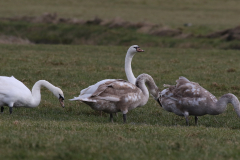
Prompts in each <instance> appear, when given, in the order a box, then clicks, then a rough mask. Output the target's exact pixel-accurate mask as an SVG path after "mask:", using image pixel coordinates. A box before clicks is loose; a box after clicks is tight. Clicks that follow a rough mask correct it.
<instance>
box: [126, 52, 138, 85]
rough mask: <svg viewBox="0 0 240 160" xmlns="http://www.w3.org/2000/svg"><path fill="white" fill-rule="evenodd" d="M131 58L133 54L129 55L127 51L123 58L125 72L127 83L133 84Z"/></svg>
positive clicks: (134, 79) (134, 80)
mask: <svg viewBox="0 0 240 160" xmlns="http://www.w3.org/2000/svg"><path fill="white" fill-rule="evenodd" d="M133 56H134V54H131V53H130V52H129V51H128V52H127V55H126V58H125V72H126V75H127V79H128V81H129V82H130V83H132V84H135V82H136V78H135V76H134V75H133V72H132V66H131V63H132V58H133Z"/></svg>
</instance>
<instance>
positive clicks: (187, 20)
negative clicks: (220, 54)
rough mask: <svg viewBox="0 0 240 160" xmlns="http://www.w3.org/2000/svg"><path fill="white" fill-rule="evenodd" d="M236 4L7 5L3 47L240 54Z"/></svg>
mask: <svg viewBox="0 0 240 160" xmlns="http://www.w3.org/2000/svg"><path fill="white" fill-rule="evenodd" d="M239 15H240V2H239V1H237V0H229V1H226V0H211V1H198V0H183V1H175V0H169V1H167V0H159V1H157V0H140V1H138V0H128V1H125V0H122V1H117V0H113V1H111V0H103V1H97V0H91V1H86V0H85V1H77V0H71V1H66V0H56V1H48V0H42V1H28V0H20V1H19V0H9V1H1V2H0V43H27V44H29V43H32V44H33V43H35V44H39V43H42V44H90V45H125V46H129V45H131V44H135V43H136V42H138V44H142V45H144V46H160V47H167V48H169V47H170V48H207V49H209V48H220V49H240V45H239V41H240V27H238V26H239V23H240V20H239Z"/></svg>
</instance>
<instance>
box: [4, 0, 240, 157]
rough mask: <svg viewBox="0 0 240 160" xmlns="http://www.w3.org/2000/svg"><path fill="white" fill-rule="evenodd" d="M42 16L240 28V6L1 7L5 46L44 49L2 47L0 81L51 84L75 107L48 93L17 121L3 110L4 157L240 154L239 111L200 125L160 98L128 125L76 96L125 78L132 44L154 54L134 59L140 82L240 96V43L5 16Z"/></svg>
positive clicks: (221, 1) (154, 2)
mask: <svg viewBox="0 0 240 160" xmlns="http://www.w3.org/2000/svg"><path fill="white" fill-rule="evenodd" d="M43 13H56V14H57V15H58V17H64V18H77V19H83V20H91V19H94V18H95V17H99V18H101V19H104V20H106V19H113V18H116V17H120V18H122V19H123V20H124V21H128V22H134V23H135V22H150V23H154V24H158V25H159V26H160V27H166V28H173V29H180V30H182V31H183V33H192V34H194V35H206V34H208V33H211V32H215V31H219V30H222V29H226V28H233V27H236V26H238V25H239V15H240V1H238V0H227V1H226V0H211V1H199V0H181V1H176V0H168V1H166V0H121V1H117V0H101V1H98V0H91V1H89V0H88V1H87V0H81V1H79V0H55V1H49V0H41V1H29V0H7V1H6V0H2V1H0V18H2V19H1V21H0V38H1V39H0V41H1V40H2V41H4V40H5V39H6V37H5V36H9V37H10V38H11V36H14V37H17V38H20V39H21V38H22V39H25V38H26V39H28V40H30V41H32V42H34V43H36V44H32V45H16V44H14V42H13V44H11V45H4V44H0V62H1V63H0V75H1V76H12V75H13V76H14V77H15V78H17V79H19V80H20V81H22V82H23V83H24V84H25V85H26V86H27V87H29V89H31V88H32V86H33V85H34V83H35V82H36V81H38V80H40V79H45V80H47V81H49V82H50V83H52V84H54V85H55V86H58V87H60V88H61V89H62V90H63V92H64V95H65V106H66V107H65V108H62V107H61V106H60V104H59V102H58V99H56V97H55V96H54V95H53V94H52V93H51V92H50V91H48V90H47V89H46V88H42V90H41V94H42V100H41V103H40V105H39V106H38V107H36V108H13V114H12V115H9V112H8V107H5V111H4V113H3V114H0V160H23V159H24V160H27V159H29V160H40V159H43V160H55V159H59V160H61V159H64V160H65V159H68V160H71V159H84V160H85V159H86V160H90V159H99V160H101V159H104V160H106V159H109V160H112V159H114V160H118V159H119V160H120V159H122V160H125V159H131V160H135V159H136V160H141V159H152V160H155V159H184V160H186V159H194V160H195V159H201V160H202V159H211V160H212V159H213V160H223V159H239V158H240V152H239V150H240V145H239V142H240V119H239V118H238V117H237V114H236V113H235V111H234V109H233V107H232V106H231V105H229V106H228V107H227V109H226V111H225V112H224V113H223V114H221V115H217V116H210V115H205V116H202V117H199V121H198V122H199V125H198V126H195V125H194V117H190V119H189V120H190V126H189V127H187V126H186V125H185V118H184V117H179V116H176V115H175V114H173V113H169V112H167V111H165V110H163V109H162V108H161V107H160V106H159V105H158V104H157V102H156V101H155V100H153V98H152V97H150V98H149V101H148V103H147V104H146V105H145V106H143V107H140V108H136V109H134V110H132V111H130V112H128V114H127V123H126V124H123V120H122V114H121V113H119V114H118V117H116V116H114V123H110V122H109V115H108V114H106V113H104V114H103V116H102V117H101V116H100V113H99V112H96V111H94V110H92V109H91V108H90V107H89V106H87V105H85V104H83V103H80V102H75V101H74V102H71V101H69V100H68V99H71V98H73V97H74V96H78V95H79V92H80V90H82V89H84V88H86V87H88V86H89V85H92V84H95V83H96V82H98V81H100V80H103V79H110V78H114V79H115V78H118V79H126V75H125V71H124V59H125V55H126V51H127V49H128V47H129V46H130V45H132V44H138V45H140V47H141V48H142V49H144V50H145V52H144V53H139V54H137V55H135V57H134V58H133V62H132V68H133V73H134V74H135V76H136V77H137V76H138V75H139V74H141V73H148V74H150V75H151V76H152V77H153V78H154V80H155V82H156V84H157V86H158V87H159V88H160V89H163V87H162V86H163V84H172V85H174V84H175V80H176V79H178V77H179V76H185V77H187V78H188V79H189V80H191V81H194V82H198V83H199V84H200V85H201V86H202V87H204V88H206V89H207V90H209V91H210V92H211V93H213V94H214V95H215V96H216V97H220V96H222V95H223V94H225V93H233V94H235V95H236V96H237V97H238V98H240V92H239V90H240V84H239V79H240V77H239V75H240V66H239V63H240V50H231V49H237V48H238V49H239V41H226V40H223V39H220V38H219V39H206V38H199V37H197V38H196V37H195V38H186V39H179V38H172V37H158V36H154V35H147V34H143V33H139V32H138V31H137V29H136V28H124V27H123V28H108V27H106V26H96V25H73V24H61V23H59V24H54V23H52V24H50V23H26V22H22V21H18V22H16V21H4V20H3V19H4V18H6V17H15V16H20V17H22V16H40V15H42V14H43ZM185 23H191V24H192V26H191V27H185V26H184V24H185ZM2 35H3V38H2V37H1V36H2ZM43 43H45V45H43ZM37 44H38V45H37ZM46 44H49V45H46ZM50 44H51V45H50ZM52 44H60V45H52ZM61 44H68V45H61ZM69 44H71V45H69ZM76 44H79V45H76ZM191 48H192V49H191ZM193 48H194V49H193ZM221 49H222V50H221ZM223 49H228V50H223Z"/></svg>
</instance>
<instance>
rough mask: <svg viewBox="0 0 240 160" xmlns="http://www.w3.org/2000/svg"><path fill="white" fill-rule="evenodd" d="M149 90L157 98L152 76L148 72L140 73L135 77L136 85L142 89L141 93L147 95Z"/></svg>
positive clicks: (156, 88) (156, 89)
mask: <svg viewBox="0 0 240 160" xmlns="http://www.w3.org/2000/svg"><path fill="white" fill-rule="evenodd" d="M145 84H146V85H147V86H148V89H149V92H150V93H151V95H153V97H154V98H157V95H158V87H157V86H156V84H155V82H154V80H153V78H152V77H151V76H150V75H148V74H141V75H139V76H138V77H137V80H136V86H137V87H138V88H140V89H141V90H142V93H143V95H145V96H147V97H149V93H148V89H147V87H146V85H145Z"/></svg>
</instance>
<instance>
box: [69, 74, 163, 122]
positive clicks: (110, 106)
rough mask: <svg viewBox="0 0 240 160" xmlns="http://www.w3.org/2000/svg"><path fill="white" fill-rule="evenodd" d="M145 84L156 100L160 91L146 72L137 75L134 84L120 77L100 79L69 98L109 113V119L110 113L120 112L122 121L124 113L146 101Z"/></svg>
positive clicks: (147, 96)
mask: <svg viewBox="0 0 240 160" xmlns="http://www.w3.org/2000/svg"><path fill="white" fill-rule="evenodd" d="M145 84H146V85H147V86H148V88H149V91H150V93H151V94H152V95H153V97H155V99H156V100H157V99H158V98H159V96H160V91H159V90H158V87H157V86H156V84H155V82H154V80H153V78H152V77H151V76H150V75H148V74H141V75H139V76H138V77H137V79H136V85H134V84H132V83H130V82H128V81H125V80H121V79H109V80H103V81H100V82H98V83H96V84H95V85H92V86H90V87H89V88H87V89H86V90H85V91H84V92H81V94H80V95H79V96H78V97H75V98H74V99H71V100H79V101H82V102H84V103H86V104H87V105H89V106H90V107H91V108H92V109H94V110H98V111H104V112H106V113H110V120H111V121H112V113H117V112H122V113H123V121H124V122H126V114H127V112H128V111H129V110H132V109H134V108H136V107H140V106H143V105H145V104H146V103H147V101H148V98H149V93H148V89H147V87H146V86H145ZM90 90H91V92H90Z"/></svg>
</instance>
